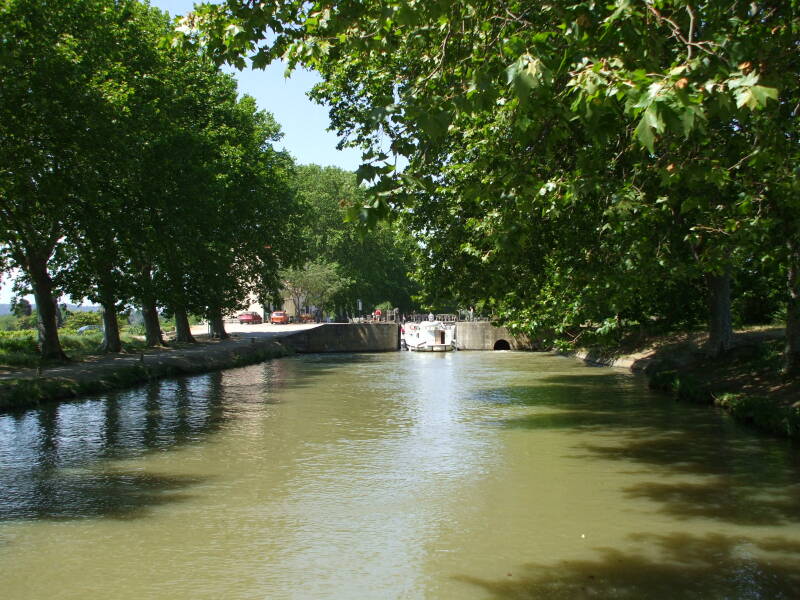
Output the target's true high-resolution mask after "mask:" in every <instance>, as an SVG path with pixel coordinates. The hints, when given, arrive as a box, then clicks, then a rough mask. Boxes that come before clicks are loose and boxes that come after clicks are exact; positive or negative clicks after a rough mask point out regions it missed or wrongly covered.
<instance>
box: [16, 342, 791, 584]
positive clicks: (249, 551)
mask: <svg viewBox="0 0 800 600" xmlns="http://www.w3.org/2000/svg"><path fill="white" fill-rule="evenodd" d="M799 482H800V468H799V467H798V453H797V452H796V450H794V449H792V448H790V447H788V446H786V445H785V444H784V443H783V442H781V441H778V440H772V439H768V438H762V437H759V436H756V435H753V434H752V433H751V432H747V431H744V430H742V429H740V428H738V427H737V426H735V425H734V424H732V423H731V422H730V421H728V420H727V419H726V418H724V416H722V415H721V414H718V413H715V412H714V411H713V410H709V409H708V408H705V407H694V406H687V405H685V404H676V403H675V402H673V401H672V400H671V399H669V398H667V397H665V396H660V395H656V394H653V393H651V392H650V391H649V390H647V389H646V387H645V386H643V385H642V382H641V381H640V380H638V379H637V378H636V377H631V376H630V375H627V374H624V373H622V372H615V371H612V370H600V369H590V368H585V367H583V366H581V365H580V364H578V363H575V362H572V361H568V360H565V359H559V358H555V357H550V356H540V355H531V354H515V353H452V354H441V355H429V356H426V355H424V354H416V353H402V354H401V353H394V354H387V355H365V356H352V355H327V356H303V357H295V358H290V359H283V360H278V361H273V362H270V363H267V364H265V365H258V366H251V367H246V368H242V369H232V370H229V371H224V372H221V373H215V374H211V375H206V376H201V377H191V378H184V379H175V380H167V381H163V382H158V383H153V384H150V385H149V386H144V387H142V388H139V389H138V390H131V391H129V392H124V393H120V394H113V395H107V396H103V397H97V398H93V399H89V400H86V401H83V402H77V403H73V404H63V405H59V406H56V407H48V408H46V409H42V410H38V411H30V412H28V413H24V414H21V415H16V416H12V415H6V416H0V499H1V500H2V502H0V520H2V521H4V522H3V523H0V565H3V566H5V565H13V568H3V569H0V589H3V590H4V592H5V591H7V590H10V593H11V596H12V597H14V598H42V597H52V596H59V595H60V597H65V598H82V597H86V596H87V592H86V587H85V586H86V585H87V584H86V582H87V581H88V582H91V584H92V585H93V586H96V589H94V590H90V593H88V596H91V595H92V594H95V595H103V596H105V597H114V598H118V599H122V600H127V599H131V600H134V599H138V598H144V597H147V598H165V599H166V598H169V600H175V599H181V598H187V599H188V598H192V599H193V600H194V599H196V598H219V597H225V598H252V597H276V598H386V597H407V598H458V599H459V600H462V599H467V598H486V597H493V598H545V599H547V598H553V599H556V598H563V599H572V598H578V599H580V598H622V599H628V598H665V599H666V598H730V599H732V600H734V599H745V598H747V599H749V598H765V599H766V598H787V599H788V598H795V597H800V593H797V592H798V585H800V581H798V571H797V569H796V568H795V566H796V564H798V560H800V515H798V510H800V494H798V485H800V483H799ZM57 521H67V522H66V523H63V522H57ZM120 540H124V543H123V542H121V541H120ZM89 556H91V559H87V557H89ZM44 563H46V564H51V563H52V564H53V565H54V567H53V569H59V570H60V571H59V574H58V576H53V578H52V579H53V581H46V580H39V579H37V578H35V577H31V573H38V572H39V571H40V570H41V564H44ZM154 582H155V583H154Z"/></svg>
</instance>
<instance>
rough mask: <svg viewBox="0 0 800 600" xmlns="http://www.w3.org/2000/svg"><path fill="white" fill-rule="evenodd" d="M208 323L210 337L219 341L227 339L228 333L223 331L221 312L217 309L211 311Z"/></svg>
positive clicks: (223, 324)
mask: <svg viewBox="0 0 800 600" xmlns="http://www.w3.org/2000/svg"><path fill="white" fill-rule="evenodd" d="M208 323H209V325H210V327H211V337H212V338H215V339H219V340H225V339H228V337H230V336H228V333H227V332H226V331H225V321H224V320H223V318H222V311H221V310H219V309H212V310H210V311H209V314H208Z"/></svg>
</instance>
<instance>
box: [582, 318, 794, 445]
mask: <svg viewBox="0 0 800 600" xmlns="http://www.w3.org/2000/svg"><path fill="white" fill-rule="evenodd" d="M706 340H707V337H706V335H705V333H702V332H690V333H679V334H672V335H663V336H652V337H646V336H641V335H639V336H637V337H631V338H627V339H624V340H622V341H621V342H620V343H619V344H617V345H615V346H613V347H611V346H605V347H593V348H588V349H583V350H581V351H579V352H577V353H576V354H577V355H578V356H579V357H580V358H582V359H584V360H586V361H588V362H593V363H600V364H607V365H615V366H623V367H628V368H630V369H632V370H635V371H642V372H644V373H645V374H646V375H647V377H648V380H649V384H650V387H651V388H653V389H657V390H663V391H666V392H669V393H671V394H674V395H675V397H676V398H678V399H679V400H683V401H689V402H696V403H702V404H709V405H717V406H719V407H721V408H722V409H724V410H726V411H727V412H729V413H730V414H731V416H732V417H733V418H734V419H736V420H737V421H740V422H743V423H747V424H750V425H753V426H754V427H756V428H758V429H760V430H762V431H767V432H769V433H772V434H775V435H779V436H784V437H789V438H793V439H800V380H798V379H797V378H787V377H785V376H784V375H783V374H782V373H781V353H782V350H783V344H784V341H783V334H782V331H781V330H779V329H775V328H764V327H761V328H750V329H744V330H740V331H737V332H736V334H735V336H734V345H733V348H732V349H731V350H730V351H729V352H728V353H726V354H725V355H723V356H720V357H716V358H710V357H708V356H707V355H706V353H705V352H704V345H705V342H706Z"/></svg>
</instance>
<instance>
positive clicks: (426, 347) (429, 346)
mask: <svg viewBox="0 0 800 600" xmlns="http://www.w3.org/2000/svg"><path fill="white" fill-rule="evenodd" d="M403 329H404V333H403V338H402V342H403V344H402V345H403V346H404V347H405V348H406V349H407V350H411V351H413V352H450V351H451V350H455V349H456V324H455V323H442V322H441V321H423V322H422V323H406V324H405V325H404V326H403Z"/></svg>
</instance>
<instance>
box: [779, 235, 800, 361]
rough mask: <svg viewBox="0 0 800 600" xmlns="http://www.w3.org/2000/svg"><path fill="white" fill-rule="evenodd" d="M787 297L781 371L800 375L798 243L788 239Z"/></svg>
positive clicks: (799, 252)
mask: <svg viewBox="0 0 800 600" xmlns="http://www.w3.org/2000/svg"><path fill="white" fill-rule="evenodd" d="M786 246H787V247H788V248H789V256H788V277H787V280H786V283H787V286H788V288H789V289H788V291H789V297H788V299H787V302H786V348H785V350H784V354H783V370H784V373H786V374H787V375H795V376H796V375H800V243H798V241H797V240H796V239H794V238H788V239H787V241H786Z"/></svg>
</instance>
